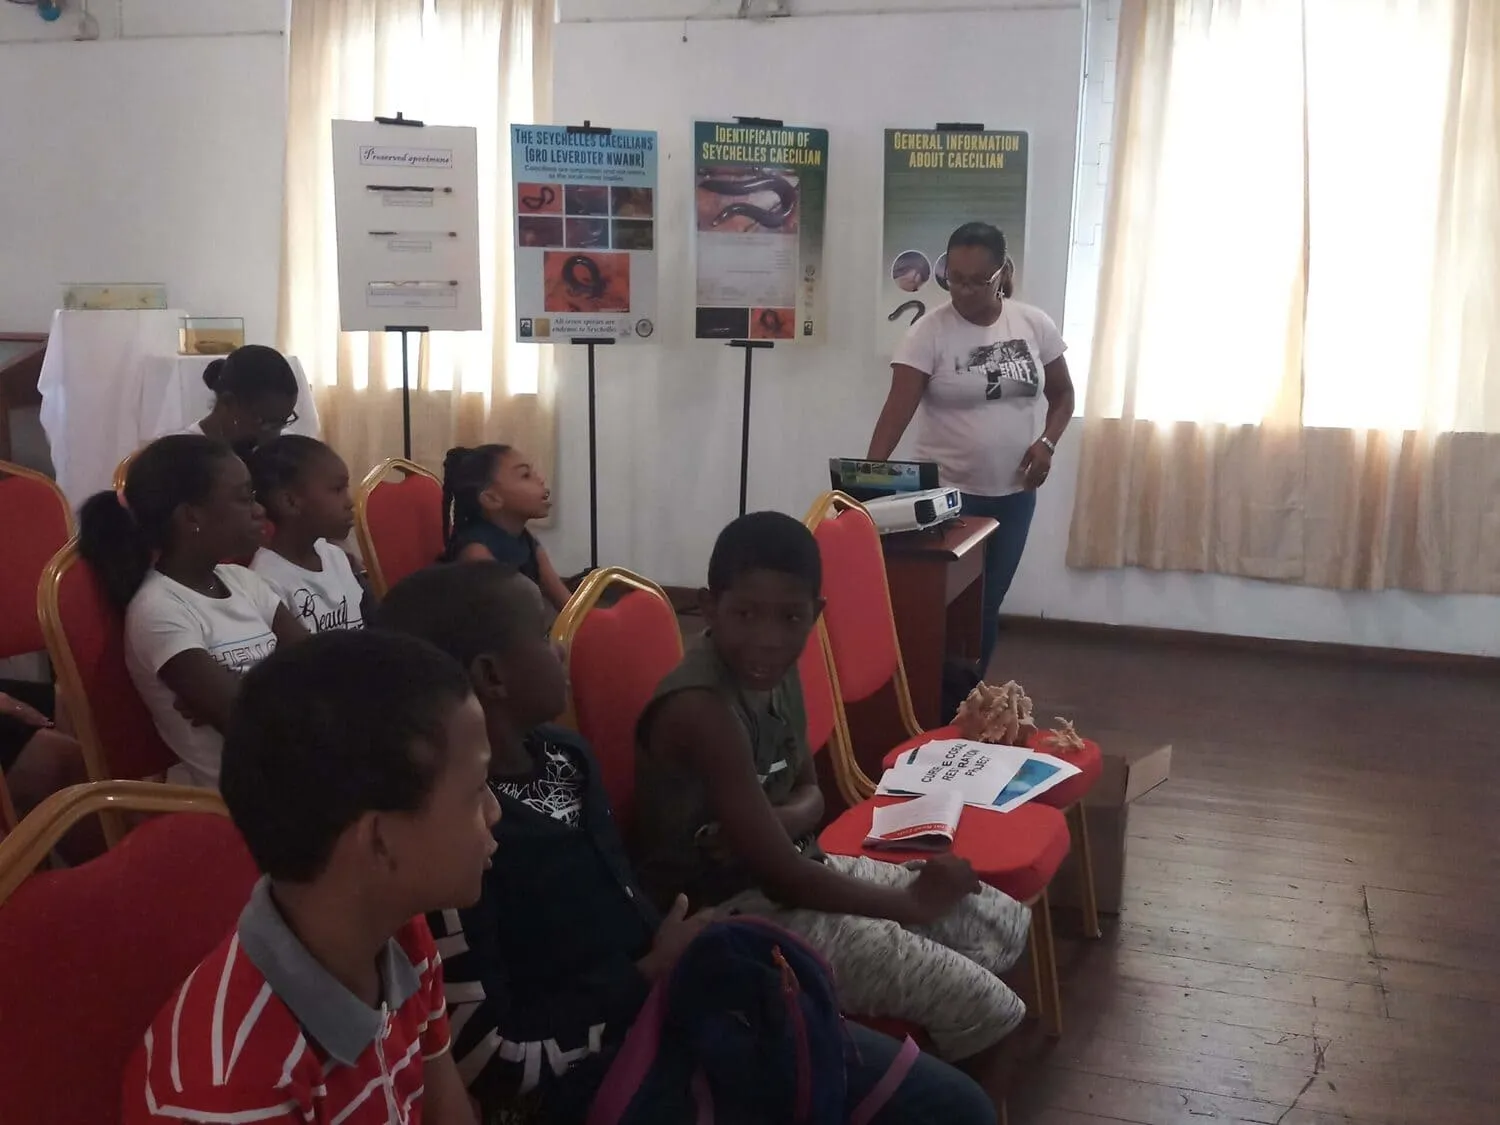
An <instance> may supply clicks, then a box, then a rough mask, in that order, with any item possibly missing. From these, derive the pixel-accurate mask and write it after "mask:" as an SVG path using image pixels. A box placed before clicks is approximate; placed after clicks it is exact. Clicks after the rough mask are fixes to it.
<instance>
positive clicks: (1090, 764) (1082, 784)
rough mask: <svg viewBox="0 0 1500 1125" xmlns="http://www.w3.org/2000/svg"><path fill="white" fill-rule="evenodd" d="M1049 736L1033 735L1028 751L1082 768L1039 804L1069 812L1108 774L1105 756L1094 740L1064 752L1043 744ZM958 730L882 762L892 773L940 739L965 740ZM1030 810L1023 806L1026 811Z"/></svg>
mask: <svg viewBox="0 0 1500 1125" xmlns="http://www.w3.org/2000/svg"><path fill="white" fill-rule="evenodd" d="M1046 736H1047V732H1045V731H1036V732H1035V733H1033V734H1032V735H1030V736H1029V737H1028V739H1027V742H1026V748H1027V749H1028V750H1036V751H1039V752H1040V753H1043V754H1051V755H1052V756H1053V757H1055V758H1061V759H1062V760H1063V761H1065V762H1069V763H1071V764H1072V765H1075V766H1077V767H1078V770H1079V772H1078V773H1076V774H1074V775H1073V776H1072V777H1070V778H1068V780H1067V781H1064V782H1063V783H1062V784H1061V785H1056V786H1054V787H1053V788H1051V789H1049V790H1047V792H1045V793H1043V794H1042V795H1041V796H1039V797H1037V798H1036V801H1035V803H1036V804H1039V805H1048V806H1050V807H1051V808H1054V809H1066V808H1070V807H1072V806H1073V805H1075V804H1077V803H1078V802H1079V801H1081V800H1083V798H1084V796H1085V795H1086V794H1087V793H1088V791H1089V790H1090V789H1092V788H1093V787H1094V785H1095V783H1096V782H1098V780H1099V775H1100V774H1102V773H1103V772H1104V754H1103V752H1102V751H1101V750H1100V749H1099V744H1098V743H1097V742H1094V741H1093V740H1092V739H1088V738H1085V739H1084V740H1083V749H1082V750H1063V749H1061V748H1060V747H1056V746H1048V745H1046V744H1044V743H1043V741H1042V740H1043V739H1044V738H1046ZM962 737H963V735H961V734H959V732H958V728H957V727H941V728H939V729H938V730H930V731H928V732H927V733H926V734H924V735H920V736H919V737H917V738H908V739H907V740H906V741H905V742H903V743H901V745H899V746H897V747H896V748H895V749H894V750H892V751H891V752H890V753H889V754H887V755H886V756H885V757H884V758H882V759H881V760H880V764H881V766H882V767H884V768H885V769H890V768H891V767H892V766H893V765H895V764H896V759H898V758H900V757H901V755H902V754H905V753H908V752H910V751H912V750H915V749H916V748H917V747H918V746H921V745H923V744H924V743H928V742H933V741H935V740H937V739H940V738H962ZM1025 807H1026V806H1024V805H1023V806H1022V808H1025Z"/></svg>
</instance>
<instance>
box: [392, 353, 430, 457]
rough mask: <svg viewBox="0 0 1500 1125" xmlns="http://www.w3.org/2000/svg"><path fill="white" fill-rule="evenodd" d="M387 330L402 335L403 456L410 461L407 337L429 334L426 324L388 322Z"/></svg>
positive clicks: (409, 386) (409, 378)
mask: <svg viewBox="0 0 1500 1125" xmlns="http://www.w3.org/2000/svg"><path fill="white" fill-rule="evenodd" d="M385 330H386V331H387V332H396V333H399V334H400V336H401V456H403V457H405V458H406V459H407V460H408V461H410V460H411V353H410V351H409V349H408V348H407V345H406V341H407V337H408V336H410V335H411V334H412V333H413V332H415V333H416V334H417V335H418V336H425V335H426V334H427V326H426V325H425V324H387V325H386V326H385ZM419 346H420V345H419Z"/></svg>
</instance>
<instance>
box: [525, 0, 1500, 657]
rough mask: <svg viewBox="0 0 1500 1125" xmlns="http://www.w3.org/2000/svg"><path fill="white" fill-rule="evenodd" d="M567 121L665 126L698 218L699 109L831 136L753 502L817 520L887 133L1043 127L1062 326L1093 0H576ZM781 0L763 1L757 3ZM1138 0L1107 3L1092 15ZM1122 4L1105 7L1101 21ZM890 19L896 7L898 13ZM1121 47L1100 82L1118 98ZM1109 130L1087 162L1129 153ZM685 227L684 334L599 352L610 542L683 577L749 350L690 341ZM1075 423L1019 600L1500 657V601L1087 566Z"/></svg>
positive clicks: (580, 483) (571, 496) (1038, 197)
mask: <svg viewBox="0 0 1500 1125" xmlns="http://www.w3.org/2000/svg"><path fill="white" fill-rule="evenodd" d="M561 3H562V19H563V25H562V26H561V27H560V28H559V31H558V36H557V43H556V50H557V66H556V78H555V104H556V117H557V120H559V121H579V120H582V119H583V118H585V117H587V118H591V119H592V120H594V121H596V122H599V123H602V124H609V125H618V126H621V127H630V128H651V127H655V128H658V129H660V130H661V132H662V142H663V160H662V207H663V213H665V214H672V213H678V214H684V215H685V214H687V212H688V207H689V204H688V183H689V177H690V176H691V171H692V155H691V144H690V122H691V120H692V119H693V118H694V117H695V116H702V117H719V116H733V115H735V114H740V115H747V116H763V117H781V118H784V119H786V120H787V121H795V122H797V123H799V124H800V123H806V124H813V125H825V126H827V127H828V128H829V129H830V131H831V133H832V136H831V142H830V143H831V157H830V159H831V166H830V214H831V221H830V224H829V243H830V245H829V248H828V253H827V258H826V260H827V262H828V282H829V287H830V290H831V294H830V298H831V299H830V317H829V323H830V332H829V342H828V344H827V345H826V346H822V347H816V348H807V349H797V348H790V347H783V348H779V349H776V350H775V351H773V352H769V353H768V352H760V353H757V356H756V360H755V365H756V366H755V389H754V409H753V421H752V435H751V438H752V440H751V472H750V506H751V507H752V508H763V507H774V508H780V509H782V510H785V511H789V512H792V513H794V514H797V515H800V514H801V513H802V512H803V510H804V509H805V507H806V506H807V504H808V503H809V502H810V501H811V500H812V498H813V497H814V496H815V495H816V494H817V493H818V492H819V491H820V490H821V489H822V488H823V487H824V486H825V482H826V475H825V470H824V465H825V461H826V458H827V457H829V456H830V455H843V454H848V453H851V452H852V453H858V452H862V451H863V449H864V447H865V444H866V442H867V441H868V439H869V434H870V429H871V426H872V425H873V422H874V418H875V416H876V414H877V413H878V412H879V409H880V404H881V401H882V399H883V396H884V392H885V387H886V380H887V375H886V367H885V363H884V361H883V360H882V358H881V357H880V356H879V355H877V354H876V353H875V351H874V349H873V348H872V347H871V346H870V345H869V343H868V338H869V328H870V324H871V319H870V318H871V316H872V315H873V302H872V289H873V285H874V280H873V279H874V278H875V277H876V276H877V273H876V271H877V270H878V254H879V245H878V243H879V230H880V222H879V219H880V206H881V202H880V197H881V165H880V143H881V130H882V129H883V128H885V127H886V126H891V125H923V124H928V123H931V122H935V121H938V120H954V119H959V120H976V121H984V122H985V123H986V124H987V125H990V126H992V127H1002V128H1019V129H1027V130H1029V131H1030V132H1031V135H1032V144H1033V146H1034V147H1033V161H1034V163H1033V172H1032V183H1031V200H1032V225H1031V230H1030V232H1029V242H1028V247H1027V277H1026V281H1025V283H1026V297H1027V299H1029V300H1031V301H1032V302H1034V303H1035V304H1038V305H1040V306H1041V307H1042V308H1044V309H1046V310H1047V311H1048V312H1049V313H1051V314H1052V315H1053V316H1054V317H1055V318H1057V319H1058V320H1059V321H1061V320H1062V319H1063V317H1062V313H1063V309H1062V303H1063V296H1064V293H1065V290H1066V279H1065V272H1066V271H1065V267H1066V262H1067V260H1068V248H1069V219H1070V210H1071V206H1072V200H1073V187H1074V184H1073V179H1074V169H1075V161H1076V157H1077V152H1076V149H1077V140H1076V132H1077V127H1078V125H1077V123H1078V110H1079V87H1080V84H1081V82H1082V79H1083V77H1084V76H1083V73H1082V43H1083V34H1084V13H1083V11H1082V8H1083V0H1041V2H1033V3H1025V2H1024V0H1012V2H1009V3H1006V2H997V0H990V2H983V0H883V2H879V3H871V2H869V0H791V5H790V6H791V8H792V10H793V11H794V12H795V13H796V15H794V16H793V17H792V18H789V19H778V20H767V21H760V22H756V21H752V22H745V21H736V20H732V19H726V18H723V17H726V16H730V15H732V14H733V12H734V10H735V9H737V8H738V0H561ZM761 7H764V0H761V2H760V3H758V4H757V8H761ZM1115 7H1116V5H1113V4H1111V3H1107V2H1106V0H1098V2H1097V3H1096V5H1095V13H1094V18H1095V20H1096V21H1097V20H1098V19H1100V18H1107V17H1108V16H1109V15H1111V14H1112V13H1111V9H1113V8H1115ZM1101 11H1102V13H1103V15H1102V16H1101ZM876 13H879V14H876ZM1111 61H1112V59H1109V58H1103V59H1096V60H1095V62H1096V70H1097V72H1096V73H1094V74H1092V75H1090V76H1089V78H1090V81H1089V84H1088V87H1087V88H1086V92H1085V96H1086V97H1089V98H1093V99H1107V98H1108V96H1109V93H1110V85H1109V84H1110V81H1112V78H1111V77H1110V76H1112V73H1113V68H1112V66H1111V65H1109V64H1110V62H1111ZM1098 146H1099V139H1098V138H1090V139H1089V140H1088V142H1087V160H1086V164H1087V165H1088V167H1087V169H1086V172H1085V174H1087V175H1090V176H1098V175H1099V174H1100V166H1099V160H1100V158H1101V155H1104V156H1107V152H1105V151H1103V150H1101V149H1100V148H1099V147H1098ZM687 226H688V224H687V223H686V222H683V223H678V224H663V225H662V226H660V227H659V228H658V231H659V238H660V242H661V245H660V248H661V268H662V275H663V276H662V288H661V294H662V302H663V305H662V307H663V314H662V321H663V331H662V333H661V335H660V337H659V341H660V342H659V343H658V344H656V345H653V346H642V347H630V348H625V347H620V348H615V349H604V350H601V351H600V353H599V357H598V358H599V398H598V402H599V417H600V427H599V430H600V433H599V445H600V478H601V479H600V488H599V493H600V555H601V561H602V562H605V563H623V564H625V565H628V566H631V567H633V568H635V569H638V570H641V571H643V572H645V573H647V574H650V575H652V576H653V577H655V578H657V579H658V580H660V581H662V582H666V583H670V584H674V585H677V584H680V585H695V584H697V583H699V582H700V581H701V580H702V575H703V573H704V570H705V569H706V565H707V559H708V553H709V550H710V548H711V546H712V543H713V538H714V535H715V534H716V533H717V531H718V529H719V528H720V527H721V526H722V525H723V524H724V523H725V522H726V521H727V520H728V519H729V518H731V517H732V516H733V515H734V513H735V511H736V503H737V488H738V457H739V418H740V394H741V380H740V372H741V365H742V362H743V360H742V353H741V352H740V351H738V350H735V349H729V348H726V347H723V346H716V345H713V344H708V343H699V342H696V341H693V340H692V339H691V338H690V333H691V324H690V316H689V308H690V305H691V294H692V258H691V249H690V246H689V244H688V241H687ZM558 362H559V368H560V379H561V387H560V390H561V394H560V403H561V406H560V410H561V415H562V421H561V450H562V452H561V461H560V466H559V474H558V477H559V479H558V481H557V482H556V487H557V488H558V489H559V491H560V500H561V502H560V504H559V508H558V510H559V514H560V521H559V526H558V527H557V528H555V529H553V530H552V531H550V532H548V533H546V534H545V535H544V538H545V539H546V540H547V541H548V544H549V547H550V548H551V550H552V551H553V552H554V554H555V555H557V557H558V561H559V563H560V565H561V566H562V567H563V568H564V569H565V570H570V569H575V568H578V567H581V566H583V565H584V564H586V563H587V561H588V493H587V465H588V462H587V413H586V392H585V380H584V365H583V355H582V352H581V349H578V350H574V351H571V352H569V351H564V350H562V349H559V356H558ZM1077 468H1078V464H1077V443H1076V440H1075V439H1073V437H1072V435H1070V438H1069V439H1068V440H1065V441H1064V443H1063V445H1062V447H1061V449H1060V452H1059V456H1058V459H1057V461H1056V463H1055V466H1054V471H1053V474H1052V478H1051V480H1050V481H1049V483H1048V485H1047V487H1046V489H1045V491H1044V492H1043V494H1042V502H1041V504H1040V505H1039V507H1038V511H1037V518H1036V522H1035V524H1034V525H1033V529H1032V536H1031V542H1030V544H1029V546H1028V548H1027V552H1026V556H1025V559H1024V561H1023V563H1022V566H1021V571H1020V573H1019V574H1018V576H1017V578H1016V582H1015V585H1014V586H1013V587H1012V590H1011V594H1010V598H1009V599H1008V601H1007V605H1006V609H1007V611H1008V612H1012V613H1020V614H1028V615H1036V616H1046V617H1058V618H1064V619H1071V620H1085V621H1101V622H1109V623H1120V624H1134V625H1146V626H1154V627H1160V628H1171V629H1189V630H1201V631H1206V632H1216V633H1229V634H1241V635H1249V636H1265V637H1274V638H1282V639H1294V640H1311V641H1329V642H1335V643H1345V644H1359V645H1373V646H1390V647H1399V648H1413V649H1431V650H1436V651H1447V652H1463V653H1479V654H1485V655H1500V599H1497V598H1481V597H1430V596H1422V595H1416V594H1408V593H1405V592H1399V591H1393V592H1382V593H1373V594H1348V593H1340V592H1336V591H1330V590H1320V589H1312V588H1307V587H1297V586H1281V585H1276V584H1272V583H1264V582H1254V581H1250V580H1245V579H1237V578H1228V577H1222V576H1216V575H1187V574H1165V573H1156V572H1149V571H1133V570H1124V571H1102V572H1084V571H1071V570H1069V569H1067V567H1066V566H1065V565H1064V562H1063V559H1064V554H1065V550H1066V546H1067V530H1068V520H1069V518H1070V514H1071V506H1072V496H1073V491H1074V487H1075V484H1076V479H1077Z"/></svg>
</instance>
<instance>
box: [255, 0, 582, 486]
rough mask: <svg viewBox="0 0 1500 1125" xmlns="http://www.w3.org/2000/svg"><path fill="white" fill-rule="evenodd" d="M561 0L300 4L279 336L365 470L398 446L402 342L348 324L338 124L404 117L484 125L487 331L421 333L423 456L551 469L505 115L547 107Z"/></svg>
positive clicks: (551, 431) (342, 445)
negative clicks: (516, 291) (335, 151)
mask: <svg viewBox="0 0 1500 1125" xmlns="http://www.w3.org/2000/svg"><path fill="white" fill-rule="evenodd" d="M553 21H554V12H553V0H293V4H292V25H291V59H290V82H289V109H288V135H287V191H286V217H285V224H284V239H285V245H284V248H283V256H282V287H281V333H282V345H283V348H284V349H285V350H287V351H288V352H292V353H295V354H296V355H298V356H300V357H302V359H303V362H304V365H305V366H306V368H307V372H308V376H309V379H310V380H311V381H312V383H313V386H314V393H315V394H317V395H318V396H319V409H320V413H321V416H322V419H323V426H324V432H325V436H326V437H327V439H328V441H329V443H330V444H331V445H333V446H334V447H335V448H336V449H338V450H339V452H340V453H341V454H343V456H344V458H345V459H346V460H347V461H348V462H349V464H350V467H351V468H352V469H353V470H354V471H356V472H361V471H363V469H365V468H367V467H368V466H370V465H372V464H374V463H375V462H377V461H379V460H381V459H382V458H384V457H389V456H392V455H395V454H399V453H400V452H401V400H400V387H401V354H400V342H399V339H398V338H395V337H387V336H384V335H376V334H371V335H365V334H359V333H353V334H347V335H346V334H343V333H340V332H339V328H338V325H339V317H338V265H337V250H336V242H335V235H334V209H333V170H332V156H331V152H332V139H331V132H330V125H329V123H330V122H331V121H332V120H334V119H335V118H350V119H354V120H370V119H372V118H374V117H375V116H377V115H379V116H384V117H389V116H393V115H394V114H395V113H396V112H397V111H398V110H399V111H400V112H402V113H404V114H405V115H406V116H407V117H412V118H417V119H420V120H423V121H428V122H432V123H433V124H442V125H473V126H475V127H476V128H477V129H478V134H479V226H480V248H481V283H482V286H483V291H484V294H485V310H484V311H485V316H484V331H482V332H468V333H439V334H436V335H433V336H431V337H424V338H423V339H422V341H421V345H420V350H419V348H418V344H417V342H416V341H415V340H413V342H412V344H411V347H412V362H413V369H414V371H415V372H416V380H415V383H416V389H415V390H414V393H413V396H412V447H413V455H414V457H415V458H416V459H417V460H418V461H421V462H423V463H425V464H428V465H429V466H434V467H435V466H437V465H439V464H441V462H442V457H443V453H444V451H445V450H446V449H447V448H448V447H449V446H451V445H456V444H474V443H478V442H481V441H486V440H503V441H510V442H513V443H515V444H518V445H521V446H522V447H524V448H525V449H526V451H527V452H528V453H529V454H531V455H532V457H533V459H534V461H536V462H537V463H539V464H541V465H542V466H544V467H545V468H546V469H550V466H551V463H552V460H553V453H554V448H555V443H556V437H555V433H556V427H555V421H554V417H553V389H552V379H551V370H550V365H549V364H548V363H547V356H546V355H545V354H544V353H546V352H548V351H549V350H550V349H546V348H539V347H536V346H530V347H526V346H522V345H518V344H514V343H513V342H512V341H511V332H510V331H509V325H511V324H512V323H513V321H514V318H513V316H512V309H513V299H512V291H511V279H512V276H513V262H512V258H511V228H512V214H513V211H512V201H511V198H510V196H511V192H510V125H511V123H512V122H531V121H545V120H547V119H548V117H549V116H550V112H551V106H550V91H551V55H552V28H553Z"/></svg>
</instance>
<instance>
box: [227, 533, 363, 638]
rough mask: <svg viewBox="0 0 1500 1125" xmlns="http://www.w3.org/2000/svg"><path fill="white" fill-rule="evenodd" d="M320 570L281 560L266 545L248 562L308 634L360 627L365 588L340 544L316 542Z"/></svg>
mask: <svg viewBox="0 0 1500 1125" xmlns="http://www.w3.org/2000/svg"><path fill="white" fill-rule="evenodd" d="M315 549H316V550H317V552H318V561H319V562H320V563H322V564H323V569H322V570H321V571H316V570H304V569H303V568H302V567H300V566H298V565H297V564H296V563H294V562H292V561H290V560H289V559H284V558H282V557H281V556H280V555H278V554H277V553H276V552H275V551H273V550H271V549H270V548H269V547H262V548H261V549H260V550H259V551H257V552H256V553H255V558H254V559H252V560H251V562H250V569H251V570H253V571H254V572H255V573H256V574H258V575H260V576H261V577H262V578H264V579H265V580H266V581H267V582H269V583H270V584H271V586H272V587H273V588H274V589H275V590H276V593H277V594H278V595H280V597H281V604H282V605H284V606H286V607H287V609H289V610H291V611H292V616H293V617H295V618H296V619H297V620H298V621H300V622H301V623H302V627H303V628H304V629H306V630H307V631H308V632H309V633H326V632H328V631H329V630H330V629H363V628H364V627H365V619H364V614H363V613H362V612H361V610H360V602H361V600H362V599H363V598H364V596H365V591H364V587H363V586H361V585H360V584H359V579H357V578H356V577H354V567H353V566H351V565H350V564H349V556H348V555H347V554H345V553H344V550H343V548H342V547H338V546H335V545H334V544H332V543H330V542H328V540H326V539H319V540H318V542H317V544H316V545H315Z"/></svg>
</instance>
